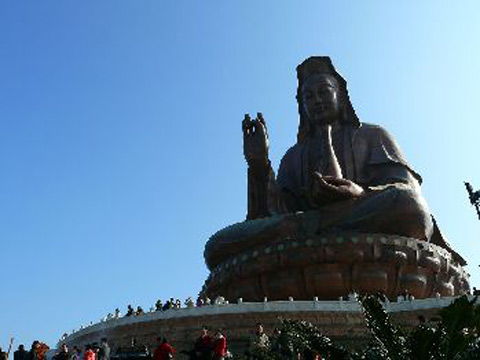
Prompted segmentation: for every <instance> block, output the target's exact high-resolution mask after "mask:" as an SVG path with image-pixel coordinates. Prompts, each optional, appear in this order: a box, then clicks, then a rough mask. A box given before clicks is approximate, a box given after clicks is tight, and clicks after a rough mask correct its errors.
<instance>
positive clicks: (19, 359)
mask: <svg viewBox="0 0 480 360" xmlns="http://www.w3.org/2000/svg"><path fill="white" fill-rule="evenodd" d="M13 360H28V351H27V350H25V346H24V345H23V344H21V345H19V346H18V350H17V351H15V352H14V353H13Z"/></svg>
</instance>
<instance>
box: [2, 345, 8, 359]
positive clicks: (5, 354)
mask: <svg viewBox="0 0 480 360" xmlns="http://www.w3.org/2000/svg"><path fill="white" fill-rule="evenodd" d="M0 360H8V353H7V352H5V351H3V350H2V348H1V347H0Z"/></svg>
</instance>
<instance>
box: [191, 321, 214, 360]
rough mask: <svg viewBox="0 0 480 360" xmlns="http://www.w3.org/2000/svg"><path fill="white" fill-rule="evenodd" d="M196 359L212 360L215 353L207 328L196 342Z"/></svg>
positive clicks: (203, 328)
mask: <svg viewBox="0 0 480 360" xmlns="http://www.w3.org/2000/svg"><path fill="white" fill-rule="evenodd" d="M194 352H195V358H196V359H198V360H210V359H211V358H212V353H213V340H212V337H211V336H210V334H209V333H208V328H207V327H206V326H203V327H202V331H201V333H200V336H199V337H198V339H197V341H195V347H194Z"/></svg>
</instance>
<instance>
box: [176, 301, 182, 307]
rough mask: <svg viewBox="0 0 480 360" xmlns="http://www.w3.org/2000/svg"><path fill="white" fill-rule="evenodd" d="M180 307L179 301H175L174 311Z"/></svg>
mask: <svg viewBox="0 0 480 360" xmlns="http://www.w3.org/2000/svg"><path fill="white" fill-rule="evenodd" d="M181 307H182V302H181V301H180V299H177V300H175V309H180V308H181Z"/></svg>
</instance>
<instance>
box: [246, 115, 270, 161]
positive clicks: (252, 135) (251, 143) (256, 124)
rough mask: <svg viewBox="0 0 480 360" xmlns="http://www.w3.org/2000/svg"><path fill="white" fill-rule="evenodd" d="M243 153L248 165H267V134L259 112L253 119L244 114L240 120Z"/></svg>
mask: <svg viewBox="0 0 480 360" xmlns="http://www.w3.org/2000/svg"><path fill="white" fill-rule="evenodd" d="M242 130H243V155H244V156H245V160H246V161H247V163H248V165H249V166H254V167H255V166H259V167H267V166H268V164H269V162H268V134H267V126H266V124H265V120H264V119H263V116H262V114H261V113H258V114H257V117H256V118H255V120H251V119H250V115H248V114H245V118H244V119H243V121H242Z"/></svg>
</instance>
